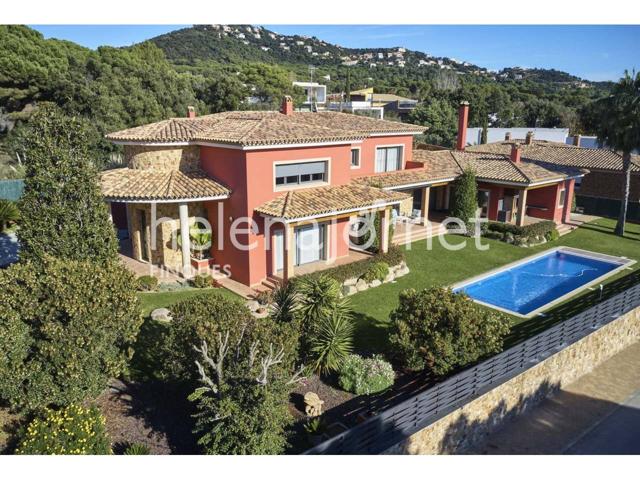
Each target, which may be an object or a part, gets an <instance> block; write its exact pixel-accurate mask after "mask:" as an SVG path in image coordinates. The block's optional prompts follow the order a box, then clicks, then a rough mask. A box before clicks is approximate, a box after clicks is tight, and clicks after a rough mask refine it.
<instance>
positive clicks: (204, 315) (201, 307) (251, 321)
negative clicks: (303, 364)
mask: <svg viewBox="0 0 640 480" xmlns="http://www.w3.org/2000/svg"><path fill="white" fill-rule="evenodd" d="M170 309H171V315H172V317H173V321H172V322H171V324H170V325H169V328H168V332H167V336H166V338H165V342H164V343H163V350H164V351H163V358H164V361H163V364H162V366H161V372H160V374H161V376H162V377H163V378H165V379H170V380H173V381H177V382H193V381H195V380H197V378H198V377H197V372H196V371H194V365H195V361H196V360H197V359H198V353H197V352H196V351H195V350H194V348H193V347H194V346H198V345H200V344H201V343H202V341H206V342H207V344H208V345H209V346H211V347H212V346H214V345H218V343H219V342H220V341H221V340H222V341H224V339H225V338H226V337H227V335H228V341H227V344H228V345H229V346H231V347H230V348H233V349H234V350H235V348H236V345H238V344H239V342H240V340H241V339H246V340H247V341H243V342H242V343H241V348H242V349H243V350H242V351H238V355H245V354H246V353H247V352H245V351H244V350H245V349H248V348H249V347H250V346H251V343H252V342H254V341H257V342H260V344H261V345H262V346H268V345H269V344H272V343H273V344H279V343H281V344H283V345H284V347H285V349H286V351H285V356H284V358H283V364H282V366H285V367H287V368H288V367H289V366H291V365H292V364H293V363H294V361H295V359H296V355H297V348H298V332H297V325H289V324H276V323H275V322H274V321H272V320H270V319H268V318H267V319H261V320H256V319H255V318H254V316H253V315H251V311H250V310H249V309H248V308H247V307H246V305H244V303H243V302H241V301H240V300H235V299H230V298H228V297H226V296H223V295H220V294H219V293H217V292H216V291H208V292H203V293H201V294H198V295H194V296H193V297H190V298H188V299H185V300H182V301H180V302H178V303H175V304H174V305H172V306H171V307H170ZM285 339H286V341H285Z"/></svg>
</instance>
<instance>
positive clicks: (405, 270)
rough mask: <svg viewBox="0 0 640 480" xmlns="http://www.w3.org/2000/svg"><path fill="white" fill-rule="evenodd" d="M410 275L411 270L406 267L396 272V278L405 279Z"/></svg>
mask: <svg viewBox="0 0 640 480" xmlns="http://www.w3.org/2000/svg"><path fill="white" fill-rule="evenodd" d="M408 273H409V268H408V267H407V266H406V265H405V266H404V267H403V268H401V269H400V270H398V271H397V272H396V278H398V277H404V276H405V275H407V274H408Z"/></svg>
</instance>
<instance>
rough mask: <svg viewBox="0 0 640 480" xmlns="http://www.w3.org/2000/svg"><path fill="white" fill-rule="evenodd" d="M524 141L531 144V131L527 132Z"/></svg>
mask: <svg viewBox="0 0 640 480" xmlns="http://www.w3.org/2000/svg"><path fill="white" fill-rule="evenodd" d="M524 143H526V144H527V145H532V144H533V132H527V137H526V138H525V140H524Z"/></svg>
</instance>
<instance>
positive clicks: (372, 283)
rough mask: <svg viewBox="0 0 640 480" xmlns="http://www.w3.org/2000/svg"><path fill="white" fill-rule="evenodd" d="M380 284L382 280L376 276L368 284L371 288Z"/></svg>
mask: <svg viewBox="0 0 640 480" xmlns="http://www.w3.org/2000/svg"><path fill="white" fill-rule="evenodd" d="M380 285H382V282H381V281H380V280H378V279H377V278H376V279H375V280H374V281H372V282H371V283H370V284H369V286H370V287H371V288H375V287H379V286H380Z"/></svg>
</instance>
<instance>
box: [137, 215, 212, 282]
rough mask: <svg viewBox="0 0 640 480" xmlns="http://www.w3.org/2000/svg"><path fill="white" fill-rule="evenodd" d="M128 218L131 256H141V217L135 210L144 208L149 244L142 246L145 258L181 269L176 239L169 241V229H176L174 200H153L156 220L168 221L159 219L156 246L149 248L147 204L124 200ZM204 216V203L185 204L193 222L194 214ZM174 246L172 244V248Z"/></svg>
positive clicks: (170, 237) (149, 216)
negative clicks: (158, 201)
mask: <svg viewBox="0 0 640 480" xmlns="http://www.w3.org/2000/svg"><path fill="white" fill-rule="evenodd" d="M128 208H129V219H130V224H131V230H130V237H131V243H132V246H133V257H134V258H135V259H136V260H142V259H143V256H142V248H143V245H142V237H143V236H142V232H141V218H140V213H139V212H144V214H145V218H146V224H147V229H146V236H147V238H148V242H149V244H148V245H147V246H146V249H147V258H150V259H151V263H153V264H154V265H164V266H165V267H167V268H169V269H171V270H176V271H180V270H181V269H182V250H181V248H180V246H178V244H177V242H176V243H175V246H174V242H173V232H174V231H175V232H176V234H179V232H180V214H179V212H178V204H177V203H159V204H157V210H156V217H157V218H156V220H159V219H161V218H170V219H172V220H171V221H165V222H162V223H161V224H160V225H159V226H158V230H157V232H156V235H157V238H156V246H155V249H151V245H150V244H151V205H150V204H148V203H142V204H128ZM196 216H197V217H203V218H207V215H206V213H205V208H204V205H203V204H201V203H190V204H189V220H190V223H193V221H194V220H195V217H196ZM174 247H175V248H174Z"/></svg>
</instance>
